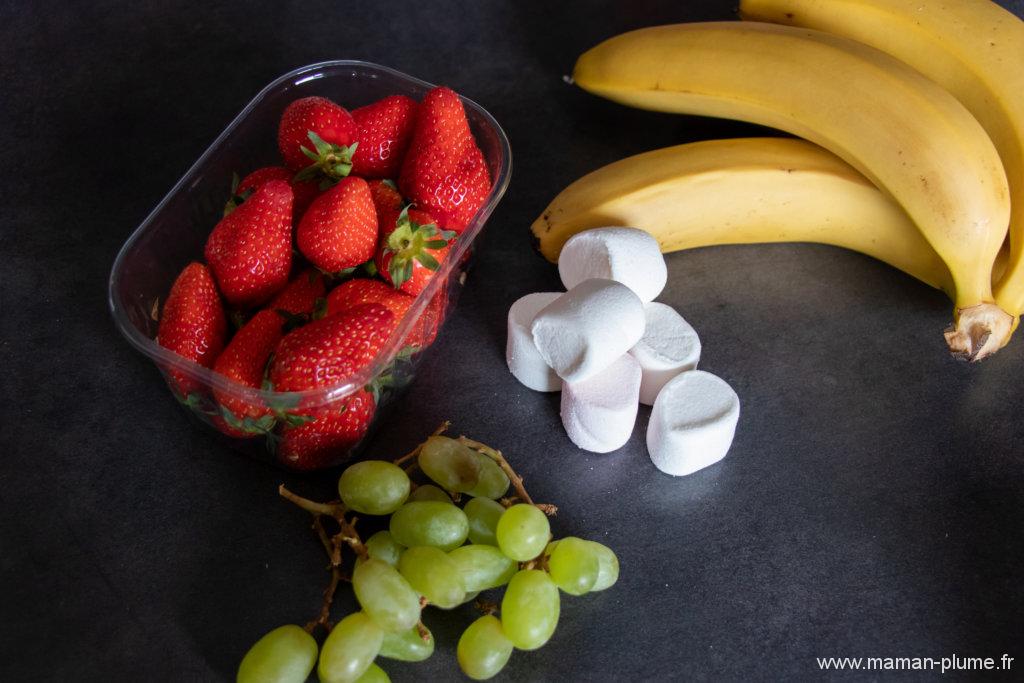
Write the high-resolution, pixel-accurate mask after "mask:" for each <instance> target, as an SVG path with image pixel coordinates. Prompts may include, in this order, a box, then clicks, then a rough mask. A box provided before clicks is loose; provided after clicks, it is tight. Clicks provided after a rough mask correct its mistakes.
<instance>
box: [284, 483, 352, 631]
mask: <svg viewBox="0 0 1024 683" xmlns="http://www.w3.org/2000/svg"><path fill="white" fill-rule="evenodd" d="M277 491H278V493H279V494H280V495H281V497H282V498H284V499H285V500H287V501H289V502H291V503H294V504H295V505H297V506H299V507H300V508H302V509H303V510H305V511H307V512H309V513H310V514H311V515H313V530H314V531H315V532H316V535H317V538H319V539H320V543H321V545H323V547H324V552H326V553H327V558H328V560H329V561H330V566H329V570H330V572H331V579H330V582H329V583H328V584H327V588H325V589H324V597H323V602H322V603H321V605H320V612H319V614H318V615H317V618H316V619H314V620H313V621H310V622H309V623H307V624H306V625H305V626H304V627H303V628H304V629H305V631H306V632H307V633H313V631H315V630H316V627H317V626H322V627H323V628H324V630H326V631H328V632H330V630H331V629H332V628H333V626H334V625H333V624H332V623H331V620H330V619H331V605H332V604H333V603H334V594H335V592H337V590H338V584H339V583H340V582H341V581H343V580H345V581H348V580H350V579H348V577H346V576H344V575H343V574H342V573H341V547H342V545H348V546H349V547H350V548H352V550H353V551H355V553H356V554H357V555H359V556H361V557H363V558H366V557H368V554H367V550H366V546H365V545H363V541H362V539H361V538H360V537H359V532H358V531H356V527H355V524H356V521H357V518H356V517H353V518H352V520H351V521H349V520H347V519H345V513H346V512H348V510H347V509H346V508H345V506H344V505H342V503H341V501H332V502H330V503H317V502H316V501H312V500H309V499H308V498H303V497H302V496H300V495H298V494H296V493H292V492H291V491H289V490H288V489H287V488H285V485H284V484H281V485H280V486H279V487H278V489H277ZM324 517H330V518H331V519H333V520H334V521H335V522H337V524H338V529H339V530H338V533H336V534H334V535H333V536H329V535H328V533H327V530H326V529H325V528H324V523H323V518H324Z"/></svg>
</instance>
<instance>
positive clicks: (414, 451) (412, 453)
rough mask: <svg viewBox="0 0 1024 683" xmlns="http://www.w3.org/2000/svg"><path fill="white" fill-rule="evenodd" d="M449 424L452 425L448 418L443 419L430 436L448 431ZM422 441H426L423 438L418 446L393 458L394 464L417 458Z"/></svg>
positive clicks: (421, 447)
mask: <svg viewBox="0 0 1024 683" xmlns="http://www.w3.org/2000/svg"><path fill="white" fill-rule="evenodd" d="M451 426H452V423H451V422H449V421H448V420H445V421H444V422H442V423H441V425H440V426H439V427H438V428H437V429H435V430H434V433H433V434H431V435H430V436H441V435H442V434H444V433H445V432H446V431H448V428H449V427H451ZM428 438H429V437H428ZM424 443H426V439H424V440H423V441H422V442H421V443H420V444H419V445H418V446H416V448H414V449H412V450H411V451H409V452H408V453H406V454H405V455H403V456H402V457H401V458H399V459H398V460H395V464H396V465H401V464H402V463H404V462H408V461H410V460H412V459H413V458H418V457H419V455H420V451H421V450H422V449H423V444H424ZM413 469H415V468H413ZM406 472H407V473H408V470H406Z"/></svg>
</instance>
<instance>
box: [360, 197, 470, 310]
mask: <svg viewBox="0 0 1024 683" xmlns="http://www.w3.org/2000/svg"><path fill="white" fill-rule="evenodd" d="M392 215H393V214H392ZM388 226H390V227H388ZM455 237H456V233H454V232H452V231H450V230H440V229H438V227H437V225H436V224H435V222H434V219H433V218H431V216H430V214H428V213H426V212H425V211H410V210H409V207H406V208H404V209H402V212H401V213H399V214H398V216H397V217H396V218H395V219H394V220H392V221H390V222H389V223H387V224H382V225H381V240H380V247H379V248H378V250H377V257H376V259H375V263H376V265H377V272H378V273H380V275H381V277H383V278H384V279H385V280H387V281H388V282H390V283H391V284H392V285H393V286H394V287H396V288H397V289H401V290H402V291H403V292H406V293H408V294H419V293H420V292H422V291H423V289H424V287H426V286H427V283H428V282H430V279H431V278H432V277H434V273H436V272H437V269H438V268H440V267H441V262H442V261H444V259H445V257H446V256H447V255H448V251H449V250H450V249H451V244H452V242H453V241H454V240H455Z"/></svg>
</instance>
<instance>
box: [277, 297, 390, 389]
mask: <svg viewBox="0 0 1024 683" xmlns="http://www.w3.org/2000/svg"><path fill="white" fill-rule="evenodd" d="M394 325H395V316H394V314H393V313H392V312H391V311H389V310H388V309H387V308H385V307H384V306H381V305H380V304H363V305H361V306H356V307H354V308H351V309H349V310H347V311H343V312H341V313H339V314H337V315H332V316H328V317H326V318H324V319H323V320H315V321H313V322H311V323H309V324H308V325H306V326H305V327H300V328H299V329H297V330H295V331H293V332H290V333H288V334H287V335H285V337H284V339H282V340H281V343H280V344H278V347H277V351H276V352H275V354H274V361H273V363H272V364H271V368H270V381H271V383H272V384H273V385H274V389H275V390H276V391H305V390H307V389H317V388H322V387H333V386H338V385H341V384H344V383H345V382H347V381H349V380H351V379H352V378H353V377H354V376H355V375H356V374H357V373H359V372H360V371H361V370H363V369H364V368H366V367H368V366H369V365H370V364H371V363H372V362H373V361H374V359H375V358H376V357H377V354H378V352H379V351H380V350H381V349H382V348H383V347H384V344H385V343H386V342H387V340H388V337H389V336H390V334H391V331H392V330H393V329H394Z"/></svg>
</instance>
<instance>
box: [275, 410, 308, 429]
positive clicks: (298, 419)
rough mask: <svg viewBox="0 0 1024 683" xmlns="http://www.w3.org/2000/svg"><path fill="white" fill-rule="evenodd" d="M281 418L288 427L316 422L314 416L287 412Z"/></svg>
mask: <svg viewBox="0 0 1024 683" xmlns="http://www.w3.org/2000/svg"><path fill="white" fill-rule="evenodd" d="M281 419H283V420H284V422H285V424H287V425H288V426H289V427H301V426H302V425H304V424H307V423H310V422H316V418H315V417H313V416H312V415H295V414H294V413H287V414H285V415H284V416H282V418H281Z"/></svg>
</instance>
